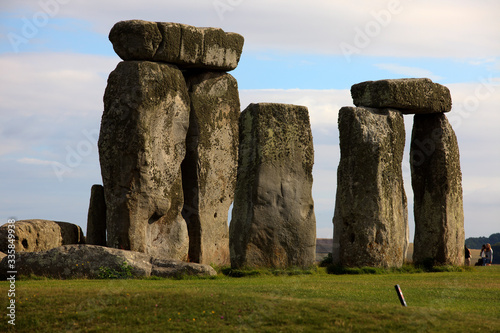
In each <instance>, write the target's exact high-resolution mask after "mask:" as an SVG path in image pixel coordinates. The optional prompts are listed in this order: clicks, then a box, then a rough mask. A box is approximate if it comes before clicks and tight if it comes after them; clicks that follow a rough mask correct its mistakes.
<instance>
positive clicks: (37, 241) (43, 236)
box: [0, 219, 85, 253]
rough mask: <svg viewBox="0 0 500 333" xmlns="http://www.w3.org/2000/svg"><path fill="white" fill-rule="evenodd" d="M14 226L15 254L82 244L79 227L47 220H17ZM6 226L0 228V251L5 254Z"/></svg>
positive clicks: (6, 242)
mask: <svg viewBox="0 0 500 333" xmlns="http://www.w3.org/2000/svg"><path fill="white" fill-rule="evenodd" d="M14 225H15V240H14V246H15V250H16V253H19V252H36V251H45V250H50V249H53V248H55V247H58V246H61V245H66V244H83V243H85V238H84V236H83V231H82V229H81V228H80V226H78V225H76V224H72V223H68V222H59V221H49V220H38V219H36V220H19V221H16V222H15V223H14ZM8 244H9V242H8V224H4V225H2V226H1V227H0V251H2V252H5V253H7V251H8V247H7V245H8Z"/></svg>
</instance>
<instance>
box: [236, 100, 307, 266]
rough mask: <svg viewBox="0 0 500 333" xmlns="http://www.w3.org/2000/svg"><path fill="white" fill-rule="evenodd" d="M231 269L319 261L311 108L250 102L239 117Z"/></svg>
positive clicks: (297, 264) (304, 263)
mask: <svg viewBox="0 0 500 333" xmlns="http://www.w3.org/2000/svg"><path fill="white" fill-rule="evenodd" d="M239 123H240V144H239V157H238V158H239V162H238V176H237V184H236V193H235V200H234V207H233V212H232V220H231V225H230V227H229V246H230V251H231V266H232V267H234V268H239V267H245V266H249V267H252V266H263V267H289V266H298V267H307V266H310V265H313V264H314V262H315V252H316V220H315V215H314V202H313V198H312V194H311V189H312V182H313V178H312V167H313V163H314V149H313V141H312V134H311V127H310V123H309V113H308V110H307V108H306V107H304V106H297V105H289V104H273V103H260V104H250V105H249V106H248V107H247V108H246V109H245V110H244V111H243V112H242V114H241V116H240V120H239Z"/></svg>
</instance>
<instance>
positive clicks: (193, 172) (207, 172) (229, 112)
mask: <svg viewBox="0 0 500 333" xmlns="http://www.w3.org/2000/svg"><path fill="white" fill-rule="evenodd" d="M187 83H188V88H189V95H190V99H191V115H190V125H189V130H188V136H187V140H186V146H187V152H186V158H185V160H184V162H183V163H182V179H183V189H184V210H183V215H184V218H185V219H186V222H187V225H188V231H189V260H190V261H191V262H198V263H202V264H217V265H227V264H229V229H228V225H227V220H228V210H229V207H230V205H231V203H232V202H233V198H234V190H235V187H236V170H237V163H238V118H239V115H240V100H239V95H238V84H237V82H236V79H234V78H233V77H232V76H231V75H230V74H227V73H222V72H204V73H198V74H191V75H188V77H187Z"/></svg>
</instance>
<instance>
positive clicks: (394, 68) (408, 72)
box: [375, 64, 442, 81]
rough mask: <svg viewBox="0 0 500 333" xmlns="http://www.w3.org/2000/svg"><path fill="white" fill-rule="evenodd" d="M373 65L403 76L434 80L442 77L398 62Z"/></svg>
mask: <svg viewBox="0 0 500 333" xmlns="http://www.w3.org/2000/svg"><path fill="white" fill-rule="evenodd" d="M375 67H377V68H380V69H384V70H387V71H389V72H391V73H394V74H399V75H402V76H404V77H415V78H421V77H426V78H429V79H431V80H434V81H437V80H441V79H442V77H440V76H438V75H435V74H434V73H432V72H431V71H430V70H428V69H424V68H417V67H409V66H402V65H398V64H375Z"/></svg>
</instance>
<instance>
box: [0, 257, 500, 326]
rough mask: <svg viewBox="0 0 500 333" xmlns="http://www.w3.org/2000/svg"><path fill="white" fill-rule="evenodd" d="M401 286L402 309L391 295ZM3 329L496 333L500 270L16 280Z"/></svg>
mask: <svg viewBox="0 0 500 333" xmlns="http://www.w3.org/2000/svg"><path fill="white" fill-rule="evenodd" d="M396 284H399V285H400V286H401V289H402V291H403V293H404V296H405V298H406V301H407V303H408V307H402V306H401V305H400V303H399V300H398V298H397V295H396V292H395V290H394V285H396ZM8 286H9V285H8V283H7V282H5V281H2V282H0V287H1V290H0V295H1V296H0V298H1V299H0V306H1V308H2V310H1V311H3V313H4V314H3V315H2V321H1V322H0V331H1V332H10V331H12V332H14V331H16V332H175V331H177V332H280V331H282V332H323V331H325V332H326V331H328V332H337V331H338V332H346V331H347V332H349V331H354V332H357V331H363V332H478V331H485V332H500V266H491V267H478V268H475V269H474V270H473V271H467V272H453V273H450V272H447V273H415V274H407V273H404V274H403V273H392V274H380V275H328V274H326V273H325V272H324V270H323V269H319V271H318V273H316V274H312V275H295V276H272V275H266V276H256V277H244V278H234V277H226V276H222V275H220V276H218V277H216V278H215V279H185V280H172V279H144V280H65V281H60V280H50V279H40V280H33V279H31V280H21V281H17V283H16V301H17V302H16V321H15V323H16V326H15V329H14V328H13V327H12V325H10V324H8V323H7V321H8V319H9V318H8V317H7V316H6V315H5V314H7V309H6V307H7V304H8V297H7V289H8Z"/></svg>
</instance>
